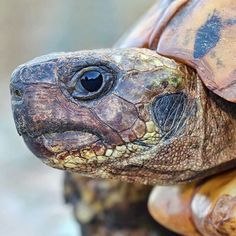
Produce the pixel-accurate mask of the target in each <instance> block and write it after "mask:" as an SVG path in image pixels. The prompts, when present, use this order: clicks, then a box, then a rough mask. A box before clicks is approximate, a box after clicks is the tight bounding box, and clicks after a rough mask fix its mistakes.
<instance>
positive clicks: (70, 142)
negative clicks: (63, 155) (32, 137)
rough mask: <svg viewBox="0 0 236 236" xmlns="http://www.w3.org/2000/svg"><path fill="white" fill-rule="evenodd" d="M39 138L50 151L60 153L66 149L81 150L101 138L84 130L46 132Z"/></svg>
mask: <svg viewBox="0 0 236 236" xmlns="http://www.w3.org/2000/svg"><path fill="white" fill-rule="evenodd" d="M38 139H40V141H41V142H42V143H43V145H44V147H45V148H46V149H48V151H50V152H53V153H60V152H64V151H71V150H79V149H81V148H83V147H86V146H90V145H92V144H93V143H96V142H97V141H98V140H99V138H98V137H97V136H96V135H93V134H91V133H87V132H82V131H66V132H63V133H46V134H43V135H41V136H40V137H39V138H38Z"/></svg>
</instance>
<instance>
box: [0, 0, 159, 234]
mask: <svg viewBox="0 0 236 236" xmlns="http://www.w3.org/2000/svg"><path fill="white" fill-rule="evenodd" d="M154 2H155V1H154V0H148V1H147V0H135V1H134V0H40V1H33V0H0V55H1V56H0V194H1V195H0V225H1V227H0V235H4V236H28V235H33V236H47V235H49V236H75V235H78V229H77V225H76V223H75V222H74V221H73V217H72V214H71V209H70V208H69V207H68V206H65V205H64V204H63V199H62V191H63V190H62V178H63V173H62V172H60V171H57V170H53V169H51V168H49V167H46V166H44V165H43V164H41V162H40V161H39V160H37V159H36V158H34V157H33V156H32V154H31V153H30V152H29V151H28V150H27V148H26V147H25V145H24V144H23V142H22V140H21V138H20V137H19V136H18V135H17V133H16V130H15V127H14V123H13V120H12V115H11V111H10V98H9V89H8V83H9V79H10V74H11V71H12V70H13V69H14V68H15V67H16V66H17V65H18V64H21V63H24V62H25V61H27V60H29V59H31V58H33V57H35V56H38V55H41V54H45V53H48V52H53V51H74V50H79V49H88V48H100V47H110V46H111V45H112V44H113V43H114V42H115V41H116V40H117V39H118V38H119V37H120V36H121V35H122V33H123V32H124V31H126V29H127V28H129V27H130V26H131V25H132V24H133V22H135V21H136V19H137V18H138V17H139V16H140V15H142V13H143V12H145V11H146V9H148V7H149V6H150V5H151V4H152V3H154Z"/></svg>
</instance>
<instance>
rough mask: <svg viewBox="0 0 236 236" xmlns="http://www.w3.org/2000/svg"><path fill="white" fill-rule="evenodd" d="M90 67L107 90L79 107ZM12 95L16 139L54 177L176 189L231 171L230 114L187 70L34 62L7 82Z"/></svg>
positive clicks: (103, 53)
mask: <svg viewBox="0 0 236 236" xmlns="http://www.w3.org/2000/svg"><path fill="white" fill-rule="evenodd" d="M94 67H96V68H97V69H96V70H101V71H102V73H103V75H104V77H103V79H104V78H106V79H104V81H105V80H106V82H104V89H102V91H100V92H98V93H94V94H90V95H91V96H90V97H89V100H88V99H87V100H85V98H84V97H83V96H79V97H78V91H77V90H76V91H75V84H76V83H77V82H78V78H77V77H78V76H77V75H78V74H80V73H84V71H87V70H94ZM98 68H99V69H98ZM81 71H82V72H81ZM11 91H12V107H13V111H14V118H15V122H16V126H17V129H18V132H19V134H21V135H22V136H23V138H24V141H25V143H26V144H27V145H28V147H29V148H30V149H31V150H32V151H33V153H34V154H35V155H37V156H38V157H39V158H41V159H42V161H43V162H44V163H46V164H48V165H50V166H52V167H55V168H59V169H65V170H68V171H73V172H77V173H80V174H83V175H86V176H92V177H102V178H116V179H121V180H125V181H129V182H137V183H144V184H174V183H183V182H188V181H191V180H193V179H196V178H202V177H204V176H208V175H211V174H213V173H216V172H220V171H222V170H224V169H228V168H232V167H234V166H235V148H236V146H235V143H236V142H235V117H236V109H235V105H234V104H231V103H229V102H226V101H223V100H222V99H220V98H218V97H216V96H214V95H213V94H211V93H210V92H209V91H207V90H206V89H205V87H204V86H203V85H202V82H201V80H200V79H198V77H197V74H196V73H195V72H194V71H193V70H191V69H189V68H187V67H186V66H185V65H183V64H180V63H177V62H175V61H173V60H170V59H167V58H165V57H162V56H159V55H158V54H156V53H155V52H153V51H151V50H148V49H104V50H93V51H81V52H74V53H60V54H53V55H49V56H44V57H41V58H37V59H35V60H33V61H31V62H29V63H26V64H24V65H22V66H20V67H19V68H18V69H17V70H16V71H15V72H14V73H13V76H12V81H11ZM72 93H73V96H74V97H73V96H72ZM75 94H76V95H75ZM75 96H77V98H75Z"/></svg>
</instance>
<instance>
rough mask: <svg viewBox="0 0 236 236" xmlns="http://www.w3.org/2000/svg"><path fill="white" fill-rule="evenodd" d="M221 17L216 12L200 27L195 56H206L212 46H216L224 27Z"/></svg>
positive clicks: (197, 57)
mask: <svg viewBox="0 0 236 236" xmlns="http://www.w3.org/2000/svg"><path fill="white" fill-rule="evenodd" d="M222 26H223V24H222V20H221V18H220V17H219V16H218V15H217V14H216V13H214V14H213V15H212V16H211V17H210V18H209V19H208V20H207V21H206V23H205V24H204V25H203V26H201V27H200V28H199V30H198V31H197V34H196V38H195V44H194V54H193V56H194V58H195V59H199V58H202V57H204V56H205V55H206V54H207V53H208V52H209V51H210V50H211V49H212V48H214V47H215V46H216V44H217V43H218V41H219V40H220V32H221V28H222Z"/></svg>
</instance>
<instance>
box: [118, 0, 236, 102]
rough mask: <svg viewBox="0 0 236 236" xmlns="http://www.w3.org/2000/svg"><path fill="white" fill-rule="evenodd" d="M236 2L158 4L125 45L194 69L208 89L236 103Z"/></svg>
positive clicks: (194, 0) (188, 0) (187, 0)
mask: <svg viewBox="0 0 236 236" xmlns="http://www.w3.org/2000/svg"><path fill="white" fill-rule="evenodd" d="M235 38H236V2H235V1H233V0H219V1H214V0H175V1H169V0H165V1H161V2H158V3H157V4H156V5H155V6H154V7H153V8H152V9H151V10H150V11H149V12H148V13H147V15H146V16H145V17H144V18H143V20H142V21H141V23H139V24H138V25H137V26H136V27H135V28H134V29H133V30H132V32H131V33H130V34H129V36H128V37H127V38H126V39H125V42H124V41H123V42H122V45H121V46H122V47H131V46H132V47H134V46H135V47H147V48H152V49H154V50H156V51H157V52H158V53H159V54H161V55H164V56H166V57H169V58H173V59H175V60H177V61H181V62H183V63H185V64H187V65H189V66H191V67H193V68H194V69H195V70H196V71H197V72H198V74H199V76H200V78H201V79H202V81H203V83H204V84H205V85H206V86H207V88H208V89H209V90H211V91H213V92H214V93H216V94H218V95H219V96H221V97H222V98H224V99H226V100H228V101H231V102H236V83H235V82H236V54H235V50H234V49H235V48H236V39H235Z"/></svg>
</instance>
